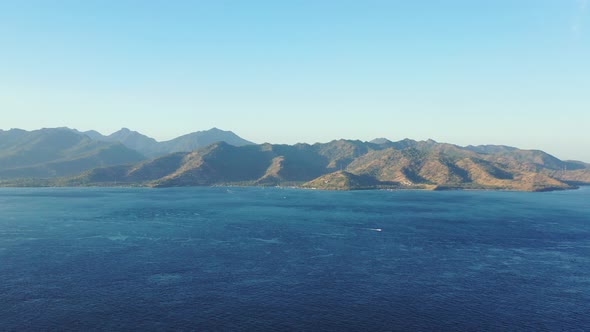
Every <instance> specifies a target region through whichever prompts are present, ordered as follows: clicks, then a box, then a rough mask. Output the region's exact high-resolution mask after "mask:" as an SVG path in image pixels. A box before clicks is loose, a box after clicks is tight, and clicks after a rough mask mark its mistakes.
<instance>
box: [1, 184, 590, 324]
mask: <svg viewBox="0 0 590 332" xmlns="http://www.w3.org/2000/svg"><path fill="white" fill-rule="evenodd" d="M378 229H381V231H378ZM0 330H14V331H24V330H35V331H38V330H59V331H63V330H84V331H86V330H108V331H113V330H144V331H145V330H197V331H207V330H209V331H220V330H222V331H242V330H244V331H253V330H267V331H274V330H276V331H286V330H297V331H303V330H306V331H309V330H314V331H320V330H321V331H323V330H329V331H391V330H401V331H411V330H422V331H431V330H465V331H467V330H472V331H475V330H478V331H479V330H511V331H513V330H531V331H545V330H547V331H555V330H571V331H584V330H590V188H582V189H580V190H575V191H562V192H551V193H517V192H483V191H469V192H466V191H452V192H424V191H397V192H390V191H359V192H324V191H308V190H296V189H279V188H272V189H268V188H267V189H264V188H180V189H145V188H131V189H129V188H126V189H120V188H115V189H104V188H102V189H99V188H82V189H64V188H61V189H59V188H58V189H0Z"/></svg>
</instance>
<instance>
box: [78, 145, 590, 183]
mask: <svg viewBox="0 0 590 332" xmlns="http://www.w3.org/2000/svg"><path fill="white" fill-rule="evenodd" d="M484 150H486V151H483V150H482V149H474V148H473V147H468V148H463V147H459V146H456V145H452V144H446V143H437V142H434V141H432V140H428V141H412V140H403V141H400V142H390V141H383V140H380V141H378V143H370V142H361V141H351V140H335V141H332V142H329V143H323V144H320V143H317V144H313V145H309V144H296V145H273V144H261V145H246V146H241V147H237V146H233V145H230V144H227V143H224V142H217V143H214V144H212V145H209V146H207V147H205V148H201V149H199V150H196V151H193V152H190V153H175V154H171V155H166V156H163V157H160V158H156V159H153V160H150V161H145V162H142V163H139V164H137V165H134V166H126V167H107V168H101V169H96V170H92V171H90V172H87V173H85V174H82V175H80V176H77V177H75V178H71V179H69V180H68V181H70V183H72V184H101V183H112V182H117V183H127V184H142V185H149V186H155V187H169V186H211V185H227V184H240V185H301V186H303V187H307V188H317V189H340V190H348V189H369V188H404V189H411V188H416V189H505V190H522V191H544V190H557V189H569V188H573V185H575V184H590V165H588V164H585V163H581V162H572V161H567V162H564V161H561V160H559V159H557V158H555V157H553V156H551V155H548V154H546V153H543V152H541V151H531V150H518V149H515V148H510V149H493V151H492V150H488V149H485V148H484ZM478 151H480V152H478ZM482 151H483V152H482ZM568 165H569V166H570V167H573V168H575V169H573V170H570V169H567V167H566V166H568ZM561 166H563V167H564V168H562V169H559V167H561Z"/></svg>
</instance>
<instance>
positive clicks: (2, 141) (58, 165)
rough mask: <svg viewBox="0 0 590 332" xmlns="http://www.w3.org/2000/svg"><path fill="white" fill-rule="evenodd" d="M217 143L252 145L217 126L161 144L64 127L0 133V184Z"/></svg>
mask: <svg viewBox="0 0 590 332" xmlns="http://www.w3.org/2000/svg"><path fill="white" fill-rule="evenodd" d="M218 141H225V142H228V143H230V144H234V145H245V144H253V143H252V142H249V141H246V140H244V139H242V138H240V137H238V136H237V135H236V134H234V133H232V132H230V131H223V130H220V129H217V128H213V129H210V130H206V131H199V132H194V133H191V134H188V135H184V136H180V137H177V138H175V139H172V140H169V141H165V142H157V141H156V140H155V139H153V138H151V137H148V136H145V135H143V134H140V133H138V132H136V131H131V130H129V129H127V128H123V129H121V130H119V131H117V132H115V133H113V134H111V135H108V136H105V135H102V134H100V133H99V132H97V131H94V130H91V131H86V132H80V131H78V130H75V129H70V128H65V127H62V128H44V129H39V130H33V131H26V130H22V129H11V130H7V131H4V130H0V180H1V179H14V178H50V177H60V176H67V175H74V174H78V173H81V172H83V171H86V170H89V169H92V168H95V167H102V166H111V165H121V164H133V163H137V162H140V161H143V160H146V159H149V158H153V157H157V156H162V155H165V154H169V153H173V152H178V151H193V150H196V149H198V148H200V147H204V146H207V145H209V144H211V143H213V142H218Z"/></svg>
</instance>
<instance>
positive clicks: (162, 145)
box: [84, 128, 254, 157]
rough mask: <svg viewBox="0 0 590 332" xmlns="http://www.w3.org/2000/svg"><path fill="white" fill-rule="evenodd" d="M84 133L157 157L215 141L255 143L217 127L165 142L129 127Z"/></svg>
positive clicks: (232, 143) (194, 148) (239, 144)
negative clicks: (104, 132)
mask: <svg viewBox="0 0 590 332" xmlns="http://www.w3.org/2000/svg"><path fill="white" fill-rule="evenodd" d="M84 134H87V135H88V136H89V137H90V138H92V139H95V140H100V141H106V142H121V143H122V144H124V145H125V146H127V147H128V148H131V149H134V150H137V151H139V152H140V153H142V154H144V155H145V156H149V157H157V156H162V155H165V154H168V153H174V152H190V151H194V150H197V149H199V148H202V147H205V146H207V145H209V144H212V143H215V142H226V143H228V144H231V145H234V146H242V145H250V144H254V143H252V142H249V141H247V140H245V139H243V138H241V137H239V136H238V135H236V134H234V133H233V132H231V131H224V130H220V129H217V128H212V129H209V130H205V131H197V132H194V133H190V134H187V135H183V136H180V137H177V138H174V139H172V140H169V141H164V142H158V141H156V140H155V139H153V138H151V137H148V136H146V135H143V134H141V133H138V132H137V131H132V130H129V129H127V128H123V129H121V130H119V131H117V132H115V133H112V134H111V135H108V136H104V135H101V134H100V133H98V132H96V131H87V132H84Z"/></svg>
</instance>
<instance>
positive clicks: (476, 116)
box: [0, 0, 590, 162]
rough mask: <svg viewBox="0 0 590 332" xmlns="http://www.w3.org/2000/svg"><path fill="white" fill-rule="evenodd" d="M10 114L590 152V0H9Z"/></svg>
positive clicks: (5, 69) (34, 122)
mask: <svg viewBox="0 0 590 332" xmlns="http://www.w3.org/2000/svg"><path fill="white" fill-rule="evenodd" d="M0 112H1V113H0V115H1V117H0V129H5V130H6V129H10V128H22V129H28V130H30V129H38V128H42V127H60V126H68V127H71V128H77V129H79V130H89V129H95V130H98V131H100V132H102V133H105V134H109V133H111V132H113V131H116V130H118V129H119V128H121V127H128V128H130V129H133V130H137V131H139V132H142V133H144V134H146V135H149V136H152V137H154V138H156V139H158V140H166V139H170V138H173V137H176V136H179V135H182V134H186V133H188V132H192V131H198V130H205V129H209V128H211V127H218V128H221V129H224V130H232V131H234V132H235V133H236V134H238V135H240V136H242V137H244V138H246V139H248V140H251V141H254V142H257V143H262V142H271V143H296V142H308V143H314V142H326V141H330V140H332V139H338V138H349V139H361V140H371V139H373V138H376V137H386V138H389V139H391V140H399V139H403V138H406V137H408V138H412V139H416V140H422V139H427V138H432V139H434V140H436V141H440V142H449V143H454V144H459V145H468V144H505V145H511V146H517V147H520V148H530V149H542V150H544V151H547V152H549V153H551V154H554V155H555V156H557V157H559V158H563V159H578V160H584V161H586V162H590V128H589V127H590V0H520V1H514V0H493V1H473V0H448V1H444V0H440V1H435V0H432V1H409V0H408V1H401V0H400V1H395V0H389V1H374V0H363V1H345V0H337V1H329V0H325V1H322V0H309V1H305V0H299V1H298V0H293V1H256V0H252V1H220V0H211V1H205V0H202V1H155V0H154V1H139V0H136V1H129V0H105V1H92V0H88V1H73V0H72V1H60V0H56V1H28V0H23V1H2V0H0Z"/></svg>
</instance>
